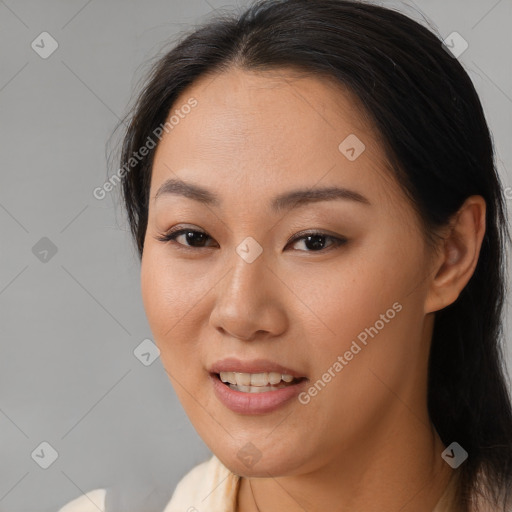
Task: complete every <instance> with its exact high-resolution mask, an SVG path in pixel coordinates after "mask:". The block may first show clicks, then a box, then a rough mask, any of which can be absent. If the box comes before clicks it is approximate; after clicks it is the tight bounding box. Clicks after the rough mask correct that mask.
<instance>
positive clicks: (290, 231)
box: [141, 68, 485, 512]
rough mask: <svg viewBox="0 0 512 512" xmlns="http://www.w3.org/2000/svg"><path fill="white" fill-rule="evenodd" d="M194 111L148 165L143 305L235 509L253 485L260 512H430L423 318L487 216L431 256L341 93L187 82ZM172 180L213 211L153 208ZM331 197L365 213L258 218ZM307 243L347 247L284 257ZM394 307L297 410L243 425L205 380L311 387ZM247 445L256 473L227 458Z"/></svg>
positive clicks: (473, 252)
mask: <svg viewBox="0 0 512 512" xmlns="http://www.w3.org/2000/svg"><path fill="white" fill-rule="evenodd" d="M190 97H194V98H196V100H197V101H198V105H197V107H196V108H194V109H193V110H192V111H191V113H189V114H188V115H187V116H185V117H184V119H181V120H180V122H179V124H177V125H176V126H174V128H173V129H172V130H171V131H169V133H166V134H165V135H164V137H163V138H162V140H161V142H160V144H159V146H158V148H157V152H156V155H155V160H154V166H153V171H152V179H151V189H150V205H149V219H148V226H147V233H146V238H145V244H144V253H143V258H142V267H141V286H142V296H143V302H144V307H145V310H146V314H147V317H148V321H149V324H150V327H151V330H152V332H153V335H154V339H155V342H156V344H157V345H158V347H159V349H160V352H161V360H162V363H163V365H164V368H165V370H166V371H167V373H168V375H169V378H170V380H171V382H172V384H173V387H174V389H175V391H176V393H177V395H178V397H179V399H180V401H181V403H182V405H183V407H184V409H185V411H186V413H187V415H188V416H189V418H190V420H191V421H192V423H193V425H194V427H195V428H196V430H197V431H198V433H199V435H200V436H201V437H202V438H203V440H204V441H205V443H206V444H207V445H208V447H209V448H210V449H211V450H212V451H213V452H214V453H215V454H216V455H217V456H218V457H219V459H220V460H221V461H222V462H223V463H224V464H225V465H226V466H227V467H228V468H230V469H231V470H232V471H234V472H235V473H237V474H239V475H242V476H243V477H244V478H242V481H241V486H240V492H239V496H238V510H242V511H244V512H250V511H255V510H257V509H256V506H255V504H254V501H253V498H252V495H251V491H250V489H249V486H248V480H247V479H248V478H251V483H252V489H253V491H254V496H255V498H256V502H257V504H258V507H259V510H260V511H262V512H269V511H280V510H284V509H286V510H289V511H292V512H293V511H295V510H304V509H305V510H307V511H308V512H313V511H321V510H326V509H331V510H343V511H344V512H352V511H354V512H355V511H361V510H365V511H379V512H380V511H382V510H390V511H391V510H396V511H398V510H400V511H401V512H407V511H415V512H418V511H431V510H432V509H433V508H434V506H435V504H436V503H437V502H438V500H439V498H440V496H441V494H442V492H443V491H444V489H445V487H446V485H447V482H448V480H449V478H450V477H451V475H452V471H453V470H452V469H451V468H450V467H449V466H448V465H447V464H446V463H445V462H444V461H443V459H442V458H441V456H440V455H441V452H442V451H443V450H444V448H445V447H444V446H443V444H442V443H441V441H440V439H439V437H438V435H437V433H436V431H435V429H434V428H433V426H432V425H431V423H430V421H429V418H428V413H427V406H426V390H427V384H426V382H427V377H426V376H427V361H428V353H429V344H430V340H431V335H432V328H433V320H434V312H435V311H438V310H440V309H442V308H444V307H445V306H447V305H449V304H451V303H452V302H453V301H455V300H456V298H457V297H458V295H459V293H460V291H461V290H462V289H463V288H464V286H465V285H466V283H467V282H468V281H469V279H470V277H471V275H472V273H473V271H474V268H475V266H476V263H477V260H478V254H479V250H480V246H481V242H482V237H483V234H484V229H485V201H484V200H483V199H482V198H481V197H480V196H472V197H471V198H468V200H467V201H466V203H464V205H463V206H462V207H461V209H460V211H459V215H458V216H457V217H455V218H454V222H453V225H452V226H449V227H448V228H447V229H446V231H445V232H443V233H442V234H443V235H444V240H441V242H440V243H439V247H438V250H437V251H432V250H430V249H429V248H428V246H427V244H426V241H425V238H424V235H423V234H422V231H421V228H420V223H419V219H418V217H417V215H416V214H415V212H414V209H413V207H412V205H411V204H410V203H409V201H408V200H407V199H406V197H405V195H404V194H403V192H402V191H401V189H400V188H399V186H398V184H397V183H396V181H395V180H394V178H393V177H392V175H391V173H390V172H389V171H388V170H387V168H386V159H385V155H384V152H383V150H382V147H381V145H380V143H379V137H378V135H377V134H376V133H375V132H374V130H373V129H372V126H371V125H370V123H369V122H368V121H367V120H366V119H365V117H364V116H363V115H362V110H361V109H360V108H359V106H358V103H357V101H356V99H355V98H354V97H352V96H351V95H350V94H349V93H348V92H347V91H345V90H343V89H341V88H340V87H336V86H335V85H334V84H333V83H331V82H328V81H326V80H320V79H319V78H314V77H307V76H305V75H303V76H300V75H299V74H297V73H294V72H293V71H292V70H284V69H283V70H274V71H272V72H269V71H265V72H254V71H246V70H241V69H238V68H233V69H230V70H229V71H224V72H222V73H220V74H217V75H212V76H208V77H203V78H201V79H200V80H198V81H197V82H196V83H194V84H193V85H192V86H190V87H189V88H188V89H187V90H185V91H183V92H182V93H181V96H180V97H179V98H178V99H177V101H176V103H175V105H174V106H173V109H174V108H179V106H180V105H183V104H185V103H186V102H187V100H188V99H189V98H190ZM350 134H355V135H356V136H357V137H358V138H359V139H360V140H361V141H362V142H363V143H364V144H365V146H366V149H365V150H364V151H363V153H361V155H360V156H359V157H358V158H357V159H356V160H354V161H350V160H349V159H348V158H346V156H345V155H344V154H342V153H341V152H340V150H339V149H338V146H339V144H340V143H341V142H342V141H343V140H344V139H345V138H346V137H347V136H348V135H350ZM168 178H179V179H181V180H183V181H187V182H192V183H195V184H199V185H201V186H203V187H206V188H208V189H210V190H211V191H212V192H215V193H216V194H218V195H219V197H220V200H221V205H220V207H216V206H211V205H210V206H206V205H204V204H201V203H199V202H197V201H194V200H192V199H190V198H186V197H183V196H178V195H162V196H160V197H159V198H158V199H157V200H156V201H155V194H156V192H157V190H158V188H159V187H160V185H161V184H162V183H163V182H164V181H165V180H166V179H168ZM331 185H335V186H342V187H347V188H349V189H351V190H354V191H357V192H359V193H360V194H362V195H364V196H365V197H366V198H367V199H368V200H369V202H370V203H371V204H370V205H363V204H359V203H356V202H354V201H348V200H334V201H322V202H317V203H310V204H307V205H303V206H301V207H298V208H295V209H292V210H290V211H286V212H279V213H273V212H272V211H271V210H270V209H269V207H268V206H267V204H268V203H269V201H270V200H271V199H272V198H274V196H276V195H278V194H280V193H283V192H287V191H289V190H294V189H297V188H307V189H310V188H313V187H321V186H331ZM178 224H179V225H182V224H183V226H182V227H187V228H191V229H194V230H196V231H200V232H205V233H206V234H207V235H208V237H207V239H206V241H205V242H204V243H203V245H204V247H202V248H201V247H199V248H195V247H191V246H187V240H186V238H185V236H184V235H182V236H180V237H178V239H177V240H175V241H173V242H163V241H159V240H157V237H158V236H162V235H164V234H165V233H166V232H168V231H169V230H170V229H171V228H173V227H174V226H177V225H178ZM311 229H314V230H315V231H320V232H324V233H327V234H328V235H333V236H338V237H340V238H346V239H347V242H346V243H345V244H344V245H341V246H339V247H335V248H333V247H332V246H331V247H329V246H330V245H331V243H332V241H330V240H329V239H324V242H323V243H324V244H325V249H323V250H315V249H314V248H313V249H311V246H308V245H307V243H306V241H305V239H298V240H295V241H291V242H288V241H289V240H290V239H291V238H292V237H294V236H295V235H296V234H298V233H299V232H300V231H303V230H311ZM198 236H199V235H196V239H197V237H198ZM248 236H251V237H253V238H254V239H255V240H256V241H257V242H258V243H259V244H260V246H261V247H262V249H263V252H262V254H261V255H260V256H259V257H258V258H257V259H256V260H255V261H253V262H252V263H250V264H249V263H247V262H246V261H245V260H244V259H242V258H241V257H240V256H239V255H238V253H237V252H236V248H237V246H238V245H239V244H240V243H241V242H242V241H243V240H244V239H245V238H246V237H248ZM299 236H300V235H299ZM180 244H182V245H180ZM187 247H188V249H187ZM394 303H399V304H400V305H401V306H402V308H401V310H400V311H399V312H397V313H396V315H395V316H394V318H393V319H391V320H389V321H388V322H386V323H385V325H384V327H383V328H382V329H380V330H379V332H378V334H377V335H376V336H375V337H374V338H369V340H368V343H367V345H366V346H364V347H363V349H362V350H361V351H360V352H359V353H358V354H357V355H356V356H354V358H353V359H352V360H351V361H350V362H349V364H347V365H346V366H345V367H344V368H343V369H342V371H340V372H339V373H337V374H336V377H335V378H333V379H332V380H331V382H329V383H328V384H327V385H326V386H325V387H324V388H323V389H322V391H321V392H319V393H318V394H317V395H316V396H314V397H312V398H311V400H310V401H309V403H308V404H306V405H303V404H301V403H299V401H297V400H292V401H291V402H288V403H287V404H286V405H285V406H283V407H281V408H280V409H278V410H276V411H274V412H272V413H267V414H262V415H244V414H239V413H234V412H232V411H231V410H229V409H227V408H226V407H225V406H224V405H223V404H222V403H221V402H220V401H219V400H218V399H217V398H216V396H215V395H214V393H213V389H212V386H211V383H210V381H209V374H208V371H207V369H208V368H209V367H210V366H211V364H213V363H214V362H215V361H217V360H219V359H222V358H225V357H231V356H232V357H237V358H239V359H243V360H251V359H255V358H266V359H270V360H273V361H276V362H278V363H281V364H283V365H285V366H287V367H290V368H293V369H295V370H297V371H298V372H300V374H302V375H304V376H306V377H307V378H308V379H309V380H310V383H314V382H316V381H317V380H318V379H319V378H321V377H322V375H323V374H324V373H325V372H326V371H327V370H328V368H330V367H332V366H333V364H334V362H335V361H336V360H337V357H338V356H339V355H343V354H344V353H345V352H346V351H347V350H349V348H350V346H351V344H352V342H353V340H355V339H357V336H358V334H359V333H361V331H364V329H365V328H369V327H370V326H374V325H375V323H376V321H377V320H379V319H380V318H381V316H380V315H381V314H385V313H386V311H387V310H389V309H390V308H392V305H393V304H394ZM248 442H251V443H252V444H253V445H254V446H255V447H256V448H257V450H258V451H259V453H260V454H261V458H260V460H259V461H258V462H257V463H256V464H254V465H253V466H251V467H248V466H246V465H245V464H244V463H243V461H242V460H241V459H240V458H239V457H237V454H238V452H239V450H240V449H241V448H242V447H244V445H246V443H248Z"/></svg>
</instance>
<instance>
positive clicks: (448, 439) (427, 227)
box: [120, 0, 512, 511]
mask: <svg viewBox="0 0 512 512" xmlns="http://www.w3.org/2000/svg"><path fill="white" fill-rule="evenodd" d="M233 68H238V69H242V70H248V71H249V70H255V71H256V70H260V71H265V70H280V69H284V68H293V69H297V70H299V71H301V72H305V73H307V74H309V75H311V76H313V77H323V78H328V79H332V80H334V81H335V82H336V83H338V84H340V85H341V86H343V87H345V89H347V90H348V91H350V92H351V93H353V94H354V95H355V96H356V97H357V98H358V100H359V101H360V105H361V108H362V109H363V112H362V113H363V114H364V115H366V116H369V118H370V119H371V121H372V122H373V126H374V127H375V128H376V130H377V133H378V134H379V135H380V137H381V139H382V140H381V144H382V145H383V148H384V150H385V154H386V157H387V158H388V160H389V163H390V165H391V166H390V168H391V169H392V172H393V173H394V177H395V178H396V180H397V182H398V183H399V185H400V187H401V188H402V190H403V191H404V192H405V193H406V195H407V197H408V198H409V199H410V201H411V204H412V205H413V207H414V209H415V211H416V212H417V213H418V216H419V218H420V219H421V221H422V226H423V232H424V235H425V239H426V240H427V241H430V242H432V241H433V240H435V235H436V233H437V230H438V229H439V228H442V227H444V226H447V225H448V224H449V222H450V220H451V219H452V218H453V216H454V214H456V212H457V211H458V209H459V208H460V206H461V205H462V203H463V202H464V201H465V199H466V198H468V197H469V196H471V195H474V194H476V195H481V196H482V197H483V198H484V199H485V202H486V230H485V235H484V238H483V242H482V246H481V250H480V255H479V260H478V263H477V266H476V269H475V271H474V273H473V275H472V276H471V279H470V280H469V282H468V283H467V285H466V286H465V288H464V289H463V290H462V292H461V293H460V295H459V297H458V298H457V300H456V301H455V302H454V303H452V304H451V305H449V306H448V307H445V308H444V309H442V310H440V311H438V312H436V313H435V322H434V331H433V335H432V342H431V349H430V357H429V368H428V411H429V415H430V418H431V421H432V424H433V425H434V427H435V428H436V430H437V432H438V434H439V436H440V438H441V440H442V441H443V443H444V444H445V445H446V446H448V445H449V444H451V443H452V442H453V441H456V442H457V443H459V444H460V445H461V446H462V447H463V448H464V449H465V450H466V451H467V452H468V454H469V457H468V459H467V460H466V461H465V462H464V463H463V464H462V465H461V466H460V467H459V469H458V471H459V485H458V490H457V493H458V494H457V500H458V502H459V504H460V505H461V506H462V507H463V510H464V511H469V510H473V508H472V507H475V508H477V502H478V500H477V497H478V496H480V498H481V497H482V496H483V497H485V501H487V502H489V503H491V504H493V505H494V506H499V507H500V509H501V508H503V510H505V507H506V506H507V505H508V503H509V499H510V494H511V488H512V406H511V398H510V393H509V390H508V387H507V384H508V382H509V381H507V373H506V369H505V362H504V347H503V345H502V340H503V332H502V319H501V317H502V312H503V305H504V298H505V293H506V281H505V276H506V274H505V270H504V269H505V268H506V264H505V259H506V252H505V249H506V242H509V241H510V235H509V231H508V226H507V222H506V219H507V216H506V212H505V208H506V205H505V202H504V198H503V190H502V185H501V183H500V179H499V175H498V173H497V169H496V165H495V160H494V158H495V157H494V149H493V142H492V138H491V133H490V130H489V128H488V125H487V122H486V119H485V116H484V112H483V109H482V105H481V103H480V100H479V98H478V95H477V93H476V91H475V88H474V86H473V84H472V81H471V79H470V77H469V76H468V74H467V73H466V71H465V70H464V68H463V67H462V65H461V64H460V63H459V61H458V60H457V59H456V58H454V57H453V56H452V55H451V54H450V53H449V50H448V49H447V48H446V46H445V45H444V44H443V42H442V40H441V39H440V37H438V36H437V35H435V34H434V33H433V32H431V31H430V30H429V29H427V28H426V27H424V26H422V25H421V24H420V23H418V22H416V21H414V20H412V19H411V18H409V17H407V16H406V15H404V14H401V13H399V12H397V11H394V10H391V9H389V8H383V7H380V6H378V5H372V4H367V3H363V2H359V1H354V0H315V1H314V2H313V1H310V0H263V1H257V2H253V3H252V4H251V5H250V6H249V7H247V8H246V9H245V10H243V11H242V12H241V13H238V14H235V13H225V12H224V13H222V14H217V15H216V16H215V17H212V18H211V19H209V20H208V21H207V22H205V23H203V24H202V25H201V26H199V27H198V28H197V27H196V28H195V29H193V30H191V31H190V33H185V34H183V35H182V36H181V38H180V40H179V41H178V42H177V43H175V44H174V45H173V48H172V49H171V50H170V51H168V52H167V53H165V54H164V55H163V56H161V57H159V58H158V60H157V61H156V63H154V65H153V66H152V68H151V72H150V73H149V74H148V76H147V78H146V81H145V83H144V84H143V88H142V91H141V92H140V94H139V95H138V97H137V99H136V102H135V104H134V106H133V107H132V109H131V111H130V112H129V113H128V114H127V116H126V119H129V122H128V123H126V126H127V128H126V130H125V133H124V138H123V141H122V149H121V162H120V163H121V167H123V168H125V169H126V168H127V167H126V166H127V163H128V162H129V161H130V159H132V160H131V161H130V162H131V163H130V169H129V172H126V173H125V174H124V176H123V177H122V194H123V201H124V205H125V207H126V212H127V215H128V221H129V224H130V230H131V234H132V237H133V240H134V241H135V243H136V246H137V250H138V255H139V257H140V258H142V253H143V246H144V237H145V233H146V227H147V220H148V202H149V189H150V182H151V172H152V162H153V157H154V154H155V149H154V148H153V149H152V150H150V151H149V152H148V154H147V155H146V156H145V157H144V158H140V159H137V160H136V163H135V164H134V163H133V161H134V160H133V158H132V157H133V155H134V154H135V153H137V152H138V150H139V149H140V148H141V147H142V146H144V145H145V143H146V141H147V140H148V137H150V136H151V134H152V133H154V130H155V128H157V127H158V126H161V125H162V124H164V123H165V122H166V119H167V117H168V115H169V113H170V110H171V108H172V107H173V105H174V103H175V101H176V99H177V97H178V95H179V94H180V93H181V92H182V91H183V90H185V89H186V88H187V87H188V86H190V85H191V84H193V83H194V81H195V80H197V79H199V78H200V77H204V76H206V75H209V74H215V73H221V72H224V71H229V70H230V69H233ZM123 122H124V121H123ZM137 154H138V153H137ZM430 242H429V244H430ZM493 510H494V509H493Z"/></svg>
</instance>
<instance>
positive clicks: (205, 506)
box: [66, 455, 240, 512]
mask: <svg viewBox="0 0 512 512" xmlns="http://www.w3.org/2000/svg"><path fill="white" fill-rule="evenodd" d="M239 481H240V477H239V476H238V475H235V474H234V473H232V472H231V471H230V470H229V469H228V468H226V467H225V466H224V465H223V464H222V462H221V461H220V460H219V459H218V458H217V457H216V456H215V455H213V456H212V457H211V458H210V459H209V460H207V461H205V462H202V463H201V464H198V465H197V466H195V467H193V468H192V469H191V470H190V471H189V472H188V473H187V474H186V475H185V476H184V477H183V478H182V479H181V480H180V481H179V483H178V485H177V486H176V489H175V491H174V494H173V495H172V498H171V501H169V503H168V504H167V506H166V507H165V510H164V511H163V512H178V511H179V512H184V511H188V512H195V511H196V510H216V511H217V510H218V511H219V512H220V511H222V512H234V510H235V504H236V495H237V492H238V485H239ZM66 512H67V511H66Z"/></svg>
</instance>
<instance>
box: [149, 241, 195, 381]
mask: <svg viewBox="0 0 512 512" xmlns="http://www.w3.org/2000/svg"><path fill="white" fill-rule="evenodd" d="M144 250H145V253H144V256H143V261H142V264H141V292H142V300H143V304H144V309H145V313H146V317H147V319H148V323H149V326H150V328H151V332H152V334H153V336H154V341H155V343H156V345H157V346H158V348H159V349H160V357H161V359H162V363H163V364H164V367H165V368H166V369H167V370H168V371H170V370H172V371H173V372H176V371H178V370H179V369H180V368H183V367H184V366H189V367H190V365H189V364H188V361H189V359H191V358H192V356H193V354H194V351H195V350H196V349H197V347H196V343H197V342H198V340H199V335H198V334H197V333H196V332H195V331H194V329H196V330H197V329H198V328H199V322H198V320H197V319H198V315H200V308H201V298H202V297H203V296H204V293H205V290H204V287H203V288H202V287H201V284H200V279H197V277H196V278H194V277H193V276H192V275H188V274H189V273H190V272H185V271H184V269H180V268H179V267H177V266H176V264H175V263H173V262H172V261H171V258H169V257H168V256H166V255H165V251H161V250H159V249H153V248H151V247H148V248H147V252H146V248H145V249H144ZM162 252H163V254H162ZM180 365H181V366H180Z"/></svg>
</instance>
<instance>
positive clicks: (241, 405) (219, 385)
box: [210, 374, 307, 414]
mask: <svg viewBox="0 0 512 512" xmlns="http://www.w3.org/2000/svg"><path fill="white" fill-rule="evenodd" d="M210 379H211V380H212V384H213V389H214V391H215V394H216V396H217V398H218V399H219V400H220V401H221V402H222V403H223V404H224V405H225V406H226V407H227V408H228V409H231V410H232V411H233V412H238V413H241V414H265V413H268V412H272V411H275V410H276V409H279V407H282V406H283V405H285V404H286V403H287V402H289V401H290V400H291V399H292V398H294V397H296V396H297V395H298V394H299V393H300V392H301V389H302V388H303V387H304V386H305V384H306V382H307V380H306V379H304V380H302V381H299V382H297V383H296V384H292V385H290V386H286V387H285V388H280V389H276V390H274V391H263V392H261V393H246V392H244V391H236V390H234V389H231V388H230V387H229V386H227V385H226V384H224V383H223V382H222V381H221V380H220V379H219V378H218V377H217V375H215V374H210Z"/></svg>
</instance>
